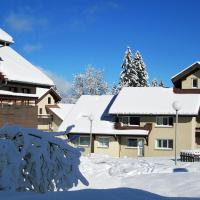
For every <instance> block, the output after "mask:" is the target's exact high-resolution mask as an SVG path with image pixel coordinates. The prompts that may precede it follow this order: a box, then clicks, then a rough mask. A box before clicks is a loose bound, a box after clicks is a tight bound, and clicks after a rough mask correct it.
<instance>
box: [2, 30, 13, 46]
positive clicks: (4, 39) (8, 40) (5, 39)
mask: <svg viewBox="0 0 200 200" xmlns="http://www.w3.org/2000/svg"><path fill="white" fill-rule="evenodd" d="M0 41H1V42H4V43H8V44H10V43H13V42H14V41H13V38H12V37H11V36H10V35H9V34H8V33H6V32H5V31H4V30H2V29H1V28H0ZM1 42H0V43H1Z"/></svg>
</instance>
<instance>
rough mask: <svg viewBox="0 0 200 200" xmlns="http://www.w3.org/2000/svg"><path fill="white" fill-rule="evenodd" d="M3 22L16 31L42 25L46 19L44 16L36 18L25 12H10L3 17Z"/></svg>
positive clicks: (45, 23)
mask: <svg viewBox="0 0 200 200" xmlns="http://www.w3.org/2000/svg"><path fill="white" fill-rule="evenodd" d="M5 23H6V24H7V25H8V26H9V27H10V28H11V29H12V30H13V31H16V32H28V31H32V30H34V28H36V27H40V28H41V27H44V26H46V25H47V24H48V21H47V20H46V19H44V18H38V17H37V18H36V17H35V16H34V15H33V14H30V13H27V12H25V11H24V12H11V13H10V14H9V15H8V16H6V17H5Z"/></svg>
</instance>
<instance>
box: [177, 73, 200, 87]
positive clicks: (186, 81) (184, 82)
mask: <svg viewBox="0 0 200 200" xmlns="http://www.w3.org/2000/svg"><path fill="white" fill-rule="evenodd" d="M194 78H197V79H198V88H200V70H199V71H197V72H195V73H194V74H191V75H189V76H188V77H186V78H185V79H184V80H182V82H181V84H182V87H181V88H182V89H192V79H194Z"/></svg>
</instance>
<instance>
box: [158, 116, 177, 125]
mask: <svg viewBox="0 0 200 200" xmlns="http://www.w3.org/2000/svg"><path fill="white" fill-rule="evenodd" d="M156 126H163V127H167V126H173V117H169V116H158V117H156Z"/></svg>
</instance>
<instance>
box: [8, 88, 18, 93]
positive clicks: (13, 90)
mask: <svg viewBox="0 0 200 200" xmlns="http://www.w3.org/2000/svg"><path fill="white" fill-rule="evenodd" d="M10 91H11V92H18V88H17V87H10Z"/></svg>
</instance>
